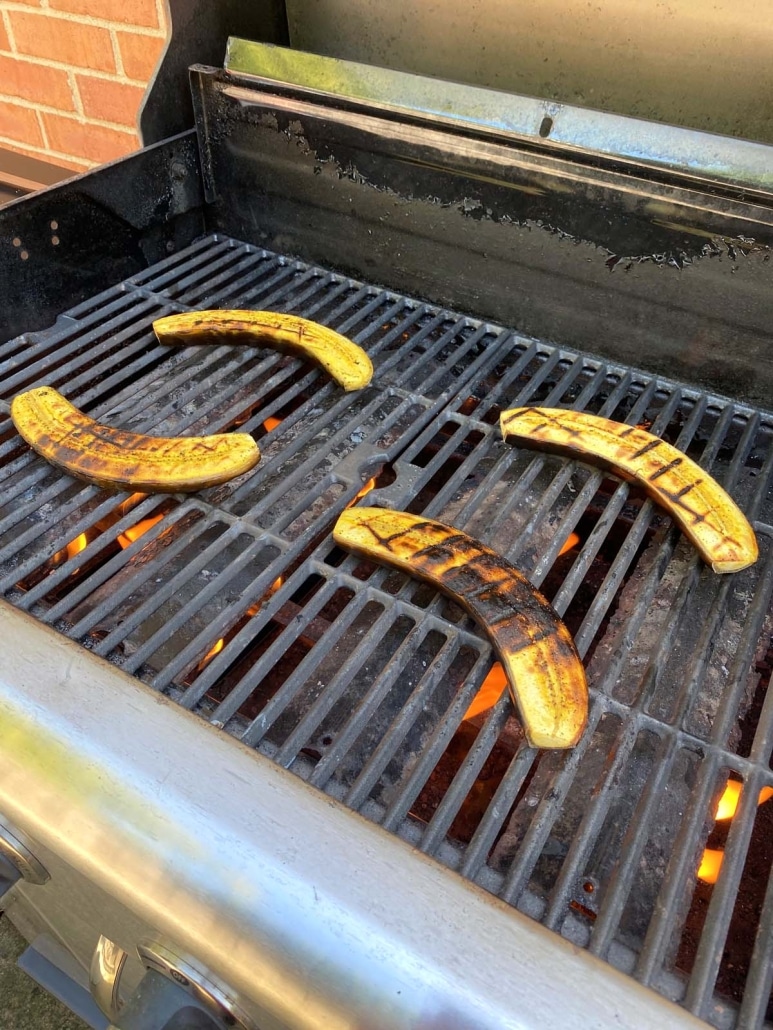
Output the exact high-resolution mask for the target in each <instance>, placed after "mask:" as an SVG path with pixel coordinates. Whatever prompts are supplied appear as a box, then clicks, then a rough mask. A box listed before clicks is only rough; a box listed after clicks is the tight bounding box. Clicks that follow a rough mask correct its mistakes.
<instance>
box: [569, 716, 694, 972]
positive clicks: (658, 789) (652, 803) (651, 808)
mask: <svg viewBox="0 0 773 1030" xmlns="http://www.w3.org/2000/svg"><path fill="white" fill-rule="evenodd" d="M677 751H678V738H677V736H676V735H674V736H671V737H666V738H665V739H664V740H663V742H662V745H661V748H660V751H659V752H658V754H657V756H656V758H655V761H654V763H653V768H654V774H653V775H652V777H651V778H650V779H649V780H648V781H647V784H646V786H645V788H644V792H643V793H642V796H641V799H640V801H639V803H638V804H637V806H636V810H635V811H634V813H633V815H632V816H631V824H630V828H629V830H628V832H627V834H626V840H625V842H624V844H623V846H622V847H621V853H622V857H621V860H620V862H619V864H618V865H616V867H615V869H614V871H613V873H612V876H611V879H610V880H609V883H608V885H607V889H606V891H605V894H604V900H603V902H602V904H601V908H600V910H599V912H598V915H597V917H596V921H595V922H594V924H593V929H592V930H591V938H590V942H589V945H588V950H589V951H590V952H591V953H592V954H594V955H597V956H598V957H599V958H606V957H607V955H608V952H609V949H610V947H611V946H612V941H613V936H614V933H615V930H616V929H617V926H618V925H619V923H620V919H621V917H622V915H623V911H624V908H625V903H626V901H627V899H628V897H629V895H630V893H631V890H632V888H633V884H634V880H635V878H636V874H637V872H638V867H639V862H640V859H641V855H642V852H643V851H644V847H645V845H646V843H647V832H645V831H648V830H649V829H650V827H651V826H652V822H653V820H654V819H655V818H656V817H657V815H658V811H659V805H660V801H661V799H662V792H663V790H664V789H665V787H666V785H667V783H668V778H669V776H670V774H671V770H672V768H673V765H674V759H675V758H676V754H677Z"/></svg>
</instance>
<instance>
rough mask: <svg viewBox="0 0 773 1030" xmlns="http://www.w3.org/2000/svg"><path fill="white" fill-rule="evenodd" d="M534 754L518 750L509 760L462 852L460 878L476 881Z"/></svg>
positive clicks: (531, 749) (522, 748)
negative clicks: (494, 791) (492, 795)
mask: <svg viewBox="0 0 773 1030" xmlns="http://www.w3.org/2000/svg"><path fill="white" fill-rule="evenodd" d="M538 754H539V752H538V751H537V749H536V748H532V747H527V746H524V747H521V748H519V749H518V751H517V753H516V754H515V756H514V757H513V759H512V761H511V762H510V765H509V767H508V769H507V772H506V773H505V775H504V776H503V777H502V780H501V782H500V784H499V786H498V787H497V790H496V793H495V794H494V797H493V798H492V799H491V804H490V805H489V806H488V808H487V809H486V814H485V815H484V817H483V819H482V820H481V822H480V825H479V826H478V829H477V830H476V831H475V835H474V836H473V838H472V840H471V841H470V844H469V846H468V847H467V849H466V850H465V853H464V861H463V863H462V865H461V867H460V869H459V872H460V873H461V874H462V876H467V877H469V878H470V879H477V877H478V875H479V874H480V872H481V870H482V868H483V865H484V863H485V861H486V858H487V857H488V854H489V852H490V851H491V848H492V847H493V845H494V841H495V840H496V837H497V834H498V833H499V831H500V829H501V827H502V825H503V823H504V822H505V819H506V818H507V815H508V813H509V812H510V810H511V808H512V806H513V804H514V803H515V799H516V797H517V796H518V794H519V793H520V791H521V790H522V788H523V785H524V782H525V780H526V777H527V776H528V774H529V772H531V770H532V768H533V766H534V762H535V759H536V758H537V755H538Z"/></svg>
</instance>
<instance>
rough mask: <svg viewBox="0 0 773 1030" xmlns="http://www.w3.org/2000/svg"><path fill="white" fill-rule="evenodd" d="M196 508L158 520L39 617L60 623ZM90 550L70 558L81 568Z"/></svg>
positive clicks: (178, 510)
mask: <svg viewBox="0 0 773 1030" xmlns="http://www.w3.org/2000/svg"><path fill="white" fill-rule="evenodd" d="M196 510H197V509H196V507H195V506H194V505H192V504H183V505H181V506H180V507H179V508H176V509H175V510H174V511H172V512H170V513H169V514H167V515H165V516H164V518H163V519H162V520H161V522H158V523H156V525H155V526H153V527H152V528H151V529H149V530H148V531H147V532H146V533H143V535H142V536H141V537H138V539H137V540H135V541H133V542H132V543H131V544H130V545H129V547H127V548H126V549H125V550H124V551H122V552H121V553H120V554H116V555H115V556H114V557H113V558H111V559H110V560H109V561H108V562H106V563H105V564H104V565H103V566H102V567H101V568H99V569H97V570H95V571H94V572H92V573H91V574H90V575H89V577H88V579H87V580H85V581H84V582H83V583H80V584H79V585H78V586H77V587H75V588H74V589H73V590H70V591H69V592H68V593H67V595H66V596H65V597H64V598H62V600H61V601H59V602H58V603H57V604H55V605H53V606H52V607H51V608H49V609H48V610H47V611H44V612H41V613H40V614H39V616H38V617H39V618H40V619H41V620H42V621H43V622H47V623H50V624H52V625H53V624H55V623H57V622H58V620H59V619H60V618H62V617H63V616H64V615H65V614H66V613H67V612H69V611H72V610H74V609H75V608H77V606H78V605H79V604H80V603H81V602H82V601H84V600H85V599H86V598H87V597H88V596H89V595H90V594H92V593H93V592H94V591H95V590H97V589H98V588H99V587H101V586H102V585H103V584H104V583H106V582H107V581H108V580H109V579H111V578H112V577H113V576H114V575H115V574H116V573H117V572H120V570H121V569H122V568H124V567H125V566H126V565H127V564H128V563H129V562H130V561H131V560H132V559H133V558H134V557H136V555H138V554H139V552H140V551H141V550H142V549H143V548H145V547H147V546H148V545H149V544H153V543H155V541H156V540H157V539H158V538H159V537H160V536H161V534H162V533H164V532H167V531H170V532H172V531H174V527H175V526H176V525H177V524H178V523H179V522H180V521H181V520H182V519H184V518H185V517H186V516H187V515H189V514H190V512H191V511H196ZM138 511H139V508H135V509H133V511H132V516H134V515H135V513H136V512H138ZM133 522H134V519H132V520H131V524H133ZM127 528H128V527H127ZM114 529H118V524H116V526H115V527H114ZM121 531H122V530H119V532H121ZM96 542H98V541H95V543H96ZM91 546H93V545H89V547H91ZM88 553H89V548H87V549H86V551H84V552H83V553H82V554H80V555H77V556H76V558H75V559H70V560H71V561H72V562H73V564H74V565H75V566H76V567H77V565H78V560H81V561H82V560H83V559H84V558H85V556H86V555H87V554H88ZM92 553H94V552H92ZM89 557H90V554H89ZM68 564H69V562H68ZM151 575H152V572H151V571H148V574H147V577H148V578H150V576H151ZM45 583H46V585H48V583H49V580H48V579H46V580H45ZM135 585H136V582H135ZM114 601H115V603H116V605H117V604H118V603H119V601H120V598H119V597H118V596H117V595H116V596H115V597H114ZM95 621H96V620H95ZM93 624H94V623H93V622H92V623H91V624H89V623H88V622H87V623H83V625H85V626H88V628H91V625H93ZM79 625H81V624H80V623H79ZM67 632H68V635H69V636H72V637H74V638H75V639H78V638H79V637H81V636H85V634H86V632H87V630H86V629H84V630H83V632H82V633H79V632H76V627H73V628H72V629H69V628H68V630H67Z"/></svg>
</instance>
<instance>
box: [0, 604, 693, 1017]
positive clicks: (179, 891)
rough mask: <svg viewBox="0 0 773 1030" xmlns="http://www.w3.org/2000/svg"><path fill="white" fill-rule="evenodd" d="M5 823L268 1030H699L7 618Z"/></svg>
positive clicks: (565, 944) (133, 686)
mask: <svg viewBox="0 0 773 1030" xmlns="http://www.w3.org/2000/svg"><path fill="white" fill-rule="evenodd" d="M0 638H2V639H4V640H6V641H13V646H12V647H11V646H9V647H8V648H7V649H6V650H5V652H4V660H3V664H2V669H0V811H4V812H5V813H7V815H8V816H9V817H10V818H12V819H13V820H14V822H15V823H17V824H18V825H19V826H20V827H21V828H22V829H23V830H24V832H26V833H29V834H30V835H32V836H33V837H34V838H35V840H38V841H40V844H41V847H44V848H47V849H49V850H50V851H52V852H53V853H54V854H56V855H57V856H58V857H59V858H60V859H61V860H62V861H64V862H66V863H68V864H69V865H70V866H71V867H72V868H73V869H75V870H76V871H78V872H80V873H81V874H82V875H83V876H85V877H86V878H87V879H88V880H90V881H92V882H93V883H94V884H95V885H96V886H97V887H98V888H101V889H102V890H104V891H106V892H107V893H109V894H110V895H111V896H112V897H114V898H115V899H116V900H117V901H118V902H119V903H121V904H122V905H124V906H125V907H126V908H127V909H129V910H131V911H132V912H133V913H134V914H135V916H136V917H137V918H138V919H140V920H142V921H143V922H144V923H145V925H147V926H148V927H153V929H154V932H156V933H158V934H159V936H161V937H162V938H163V939H165V940H173V941H175V942H176V945H177V946H178V947H179V948H180V949H182V950H183V951H184V953H185V954H188V955H192V956H195V958H196V961H197V963H200V964H201V965H202V966H203V967H205V968H206V969H208V970H211V972H212V975H213V976H215V977H217V978H218V979H220V980H222V981H223V982H224V983H227V984H229V986H230V987H231V988H232V989H233V990H234V991H235V992H237V993H238V996H239V998H240V999H243V1005H244V1008H245V1010H248V1012H249V1016H250V1017H251V1018H252V1019H254V1020H255V1022H256V1023H257V1024H258V1026H260V1027H261V1030H318V1028H319V1027H321V1026H324V1027H325V1028H326V1030H355V1028H357V1027H363V1026H367V1027H368V1028H369V1030H398V1028H399V1030H408V1028H412V1030H415V1028H418V1027H420V1026H422V1027H430V1026H434V1027H443V1028H444V1030H461V1028H462V1027H464V1028H465V1030H502V1028H503V1027H507V1028H513V1030H515V1028H517V1030H544V1027H545V1026H553V1025H555V1022H556V1019H559V1020H560V1021H561V1024H562V1026H563V1027H564V1028H565V1030H580V1028H583V1030H584V1028H586V1027H588V1026H596V1027H600V1028H602V1027H615V1028H616V1030H624V1028H631V1030H633V1028H636V1030H662V1027H664V1026H669V1027H675V1028H688V1027H692V1028H695V1030H700V1028H702V1027H704V1026H705V1024H703V1023H702V1022H701V1021H699V1020H697V1019H695V1018H694V1017H693V1016H691V1015H690V1014H689V1013H688V1012H686V1011H684V1010H682V1009H680V1008H678V1007H677V1006H676V1005H674V1004H672V1003H670V1002H668V1001H667V1000H665V999H664V998H662V997H661V996H659V995H657V994H656V993H655V992H654V991H651V990H649V989H648V988H646V987H643V986H642V985H641V984H639V983H637V982H636V981H635V980H633V979H631V978H629V977H627V976H624V975H623V974H622V973H619V972H617V971H616V970H614V969H613V968H611V967H610V966H607V965H605V964H604V963H603V962H601V961H599V960H598V959H596V958H594V957H593V956H592V955H590V954H588V953H587V952H585V951H582V950H581V949H579V948H577V947H575V946H574V945H572V944H571V943H570V942H569V941H566V940H564V939H562V938H561V937H560V936H558V935H556V934H554V933H551V932H550V931H548V930H546V929H545V928H544V927H542V926H540V925H538V924H537V923H534V922H533V921H531V920H529V919H527V918H526V917H525V916H523V915H522V914H521V913H519V912H517V911H515V910H514V909H512V908H509V907H508V906H506V905H504V904H503V903H502V902H500V901H498V900H497V899H496V898H494V897H493V896H491V895H489V894H486V893H484V892H483V891H482V890H480V889H478V888H476V887H474V886H472V885H471V884H469V883H468V882H466V881H465V880H463V879H462V878H461V877H459V876H457V875H456V874H454V873H452V872H451V871H449V870H447V869H445V868H444V867H442V866H440V865H439V864H438V863H437V862H435V861H433V860H432V859H430V858H428V857H427V856H425V855H423V854H421V853H419V852H417V851H415V850H414V849H412V848H410V847H409V846H408V845H407V844H406V843H405V842H404V841H402V840H400V839H399V838H397V837H395V836H393V835H391V834H389V833H386V832H385V831H383V830H381V829H380V828H379V827H377V826H374V825H373V824H371V823H368V822H367V821H366V820H365V819H364V818H362V817H361V816H359V815H356V814H355V813H353V812H351V811H349V810H348V809H346V808H344V807H343V806H342V805H340V804H338V803H337V802H335V801H334V800H332V799H331V798H329V797H327V796H325V795H323V794H321V793H318V792H317V791H315V790H313V789H312V788H310V787H309V786H308V785H306V784H304V783H303V782H302V781H301V780H300V779H299V778H298V777H296V776H294V775H293V774H292V773H290V772H287V771H286V770H284V769H282V768H279V767H278V766H276V765H274V764H272V763H271V762H269V761H268V760H267V759H265V758H263V757H262V756H260V755H258V754H257V753H256V752H254V751H252V750H250V749H248V748H246V747H244V746H242V745H240V744H239V743H238V742H237V741H235V740H233V739H232V738H229V737H228V736H227V735H226V734H224V733H222V732H220V731H217V730H216V729H214V728H213V727H212V726H210V725H207V724H206V723H205V722H204V721H203V720H202V719H200V718H199V717H198V716H196V715H193V714H191V713H189V712H187V711H184V710H182V709H181V708H179V707H178V706H177V705H175V704H174V703H173V702H172V701H170V700H168V699H167V698H165V697H163V696H159V695H158V694H154V693H153V692H152V691H151V690H149V689H148V688H147V687H145V686H144V685H143V684H142V683H140V682H138V681H137V680H134V679H131V678H130V677H129V676H127V675H125V674H124V673H122V672H121V671H120V670H119V669H117V668H116V667H115V666H112V665H110V664H109V663H108V662H106V661H104V660H102V659H99V658H97V657H96V656H94V655H92V654H91V653H90V652H88V651H86V650H85V649H84V648H81V647H80V646H79V645H77V644H75V643H73V642H72V641H70V640H68V639H67V638H65V637H64V636H61V635H59V634H57V633H55V632H54V631H53V630H51V629H49V628H48V627H45V626H42V625H41V624H39V623H37V622H35V620H34V619H32V618H31V617H30V616H28V615H26V614H24V613H21V612H18V611H16V610H15V609H14V608H12V607H11V606H10V605H8V604H7V603H6V602H0Z"/></svg>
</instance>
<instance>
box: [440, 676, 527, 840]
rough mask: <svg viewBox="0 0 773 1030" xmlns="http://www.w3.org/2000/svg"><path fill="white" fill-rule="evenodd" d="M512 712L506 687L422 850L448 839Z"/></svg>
mask: <svg viewBox="0 0 773 1030" xmlns="http://www.w3.org/2000/svg"><path fill="white" fill-rule="evenodd" d="M512 712H513V704H512V701H511V700H510V695H509V694H508V692H507V691H503V693H502V694H501V696H500V698H499V700H498V701H497V703H496V704H495V705H494V706H493V708H492V709H491V711H490V712H489V714H488V716H487V718H486V721H485V723H484V724H483V729H482V730H481V732H480V733H479V734H478V736H477V737H476V738H475V743H474V744H473V746H472V747H471V748H470V750H469V751H468V752H467V756H466V758H465V759H464V761H463V762H462V765H461V767H460V769H459V771H458V772H457V774H456V775H455V776H454V778H453V780H452V781H451V785H450V787H449V788H448V790H447V791H446V792H445V794H444V795H443V800H442V801H441V802H440V804H439V805H438V807H437V810H436V811H435V814H434V815H433V816H432V819H431V820H430V823H429V825H428V827H427V829H426V831H425V833H424V836H423V837H422V839H421V844H420V847H421V850H422V851H423V852H424V853H425V854H434V853H435V852H436V851H437V849H438V847H439V846H440V844H441V843H442V842H443V841H444V840H445V837H446V834H447V833H448V831H449V830H450V828H451V823H452V822H453V821H454V819H455V818H456V816H457V815H458V813H459V809H460V808H461V806H462V803H463V801H464V799H465V798H466V797H467V795H468V794H469V792H470V790H471V788H472V786H473V784H474V783H475V781H476V780H477V778H478V774H479V773H480V771H481V769H482V768H483V764H484V762H485V761H486V759H487V758H488V756H489V755H490V754H491V751H492V749H493V747H494V744H495V743H496V742H497V740H498V738H499V735H500V733H501V732H502V730H503V729H504V727H505V723H506V722H507V720H508V719H509V718H510V716H511V715H512Z"/></svg>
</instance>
